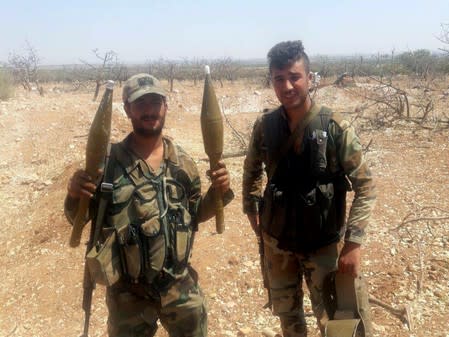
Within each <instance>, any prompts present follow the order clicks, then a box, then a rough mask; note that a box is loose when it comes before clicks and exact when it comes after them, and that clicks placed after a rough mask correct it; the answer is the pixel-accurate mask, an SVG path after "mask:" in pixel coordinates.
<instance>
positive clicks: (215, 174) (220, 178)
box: [206, 161, 231, 194]
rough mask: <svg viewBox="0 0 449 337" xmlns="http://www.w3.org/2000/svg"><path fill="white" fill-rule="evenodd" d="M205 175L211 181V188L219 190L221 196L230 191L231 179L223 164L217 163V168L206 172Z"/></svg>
mask: <svg viewBox="0 0 449 337" xmlns="http://www.w3.org/2000/svg"><path fill="white" fill-rule="evenodd" d="M206 174H207V176H208V177H209V178H210V180H211V183H212V187H213V188H217V189H219V190H220V192H221V194H224V193H226V192H227V191H228V190H229V189H230V186H231V178H230V176H229V172H228V170H227V169H226V165H225V163H224V162H222V161H219V162H218V164H217V168H216V169H214V170H208V171H207V172H206Z"/></svg>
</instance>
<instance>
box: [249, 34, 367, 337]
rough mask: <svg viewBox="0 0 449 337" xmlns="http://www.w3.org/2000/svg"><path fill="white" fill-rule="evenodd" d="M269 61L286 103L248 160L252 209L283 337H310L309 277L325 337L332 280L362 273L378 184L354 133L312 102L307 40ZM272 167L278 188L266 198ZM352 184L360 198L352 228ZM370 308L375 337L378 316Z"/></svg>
mask: <svg viewBox="0 0 449 337" xmlns="http://www.w3.org/2000/svg"><path fill="white" fill-rule="evenodd" d="M268 62H269V71H270V75H271V80H272V83H273V87H274V91H275V93H276V96H277V98H278V99H279V101H280V103H281V106H280V107H279V108H277V109H275V110H274V111H271V112H268V113H266V114H264V115H262V116H260V117H259V118H258V119H257V120H256V122H255V125H254V129H253V132H252V136H251V140H250V144H249V147H248V152H247V156H246V159H245V163H244V173H243V210H244V212H245V213H246V214H247V216H248V219H249V222H250V224H251V226H252V228H253V229H254V231H255V232H256V235H258V236H260V238H261V239H262V242H263V251H264V269H265V273H266V276H267V279H268V283H269V293H270V297H271V298H270V299H271V302H272V309H273V313H274V314H275V315H278V316H279V317H280V321H281V328H282V332H283V336H284V337H293V336H294V337H298V336H306V335H307V328H306V322H305V318H304V310H303V291H302V287H301V285H302V278H303V277H304V278H305V280H306V283H307V286H308V288H309V291H310V298H311V302H312V308H313V312H314V314H315V316H316V318H317V322H318V326H319V328H320V330H321V334H322V335H323V336H324V328H325V325H326V323H327V321H328V319H329V317H328V313H327V311H326V310H325V309H326V308H325V307H326V300H327V299H326V298H325V297H326V296H324V295H323V282H324V280H325V278H326V276H328V275H329V274H330V273H331V272H333V271H335V270H338V272H340V273H346V274H350V275H352V276H353V277H354V278H356V277H359V276H360V247H361V244H362V241H363V236H364V234H365V229H366V226H367V225H368V220H369V218H370V213H371V209H372V207H373V204H374V201H375V188H374V183H373V179H372V176H371V172H370V170H369V168H368V167H367V165H366V163H365V162H364V160H363V156H362V147H361V145H360V142H359V139H358V137H357V136H356V134H355V133H354V129H353V128H352V127H351V126H350V124H349V123H348V122H347V121H345V120H344V119H342V117H341V116H340V115H339V114H336V113H332V112H331V111H330V109H328V108H325V107H321V106H320V105H319V104H318V103H317V102H314V101H312V100H311V97H310V96H309V86H310V81H311V79H312V75H311V72H310V69H309V59H308V56H307V54H306V53H305V52H304V48H303V45H302V42H301V41H287V42H281V43H279V44H277V45H275V46H274V47H273V48H272V49H271V50H270V51H269V53H268ZM264 166H265V171H266V174H267V178H268V182H267V185H266V187H265V191H264V193H263V196H262V181H263V179H262V178H263V167H264ZM350 185H352V189H353V190H354V192H355V194H354V200H353V202H352V206H351V210H350V212H349V218H348V220H347V223H346V225H345V224H344V220H345V205H346V203H345V195H346V191H347V190H348V187H349V186H350ZM260 201H261V202H260ZM259 202H260V203H259ZM259 206H260V207H259ZM342 237H343V238H344V240H340V239H341V238H342ZM360 311H361V312H363V314H362V315H363V316H364V317H362V318H364V321H365V328H366V330H367V334H366V335H367V336H368V335H369V330H370V323H369V318H368V316H367V315H368V309H367V308H360Z"/></svg>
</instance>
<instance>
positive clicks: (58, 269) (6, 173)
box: [0, 83, 449, 337]
mask: <svg viewBox="0 0 449 337" xmlns="http://www.w3.org/2000/svg"><path fill="white" fill-rule="evenodd" d="M215 88H216V92H217V96H218V97H219V99H220V102H221V104H222V109H223V111H224V112H225V116H226V124H225V136H226V137H225V138H226V142H225V143H226V145H225V153H234V154H235V153H238V152H239V151H241V150H242V149H243V145H242V144H243V143H244V142H245V141H247V140H248V136H249V132H250V130H251V126H252V123H253V121H254V119H255V118H256V117H257V115H258V114H259V113H260V111H261V110H262V109H263V108H265V107H269V106H273V105H275V104H276V99H275V97H274V96H273V94H272V92H271V89H264V88H261V87H260V86H259V85H258V84H256V83H254V84H252V83H233V84H225V87H224V88H221V87H219V85H216V87H215ZM447 88H448V84H447V83H446V84H445V87H443V88H442V89H445V90H447ZM67 89H68V88H62V87H54V86H52V87H50V86H48V87H46V94H45V96H44V97H40V96H39V95H38V94H37V93H36V92H22V91H20V89H17V91H16V95H15V97H14V98H12V99H11V100H10V101H8V102H0V132H1V134H2V137H1V146H0V169H1V175H0V204H1V212H0V223H1V229H2V230H1V231H0V265H1V266H2V270H3V277H2V281H1V282H2V283H1V284H2V286H1V288H0V308H1V309H0V313H1V314H0V336H4V337H9V336H18V337H20V336H29V337H39V336H42V337H44V336H45V337H49V336H55V337H56V336H79V335H80V334H81V332H82V327H83V312H82V310H81V307H80V306H81V298H82V286H81V284H82V271H83V255H84V247H83V246H80V247H78V248H76V249H72V248H70V247H69V245H68V239H69V234H70V228H69V226H68V224H67V222H66V220H65V218H64V215H63V200H64V196H65V191H66V183H67V181H68V178H69V176H70V175H71V174H72V173H73V172H74V171H75V169H77V168H78V167H82V166H83V161H84V148H85V144H86V138H87V132H88V129H89V126H90V123H91V121H92V118H93V115H94V113H95V111H96V109H97V107H98V102H92V101H91V96H92V93H91V92H87V91H86V92H77V91H68V90H67ZM119 92H120V89H119V88H118V89H117V91H116V92H115V99H114V100H115V103H114V116H113V133H112V140H113V141H118V140H120V139H122V138H123V137H124V136H125V135H126V134H127V133H128V132H129V122H128V120H127V118H126V116H125V115H124V113H123V110H122V107H121V103H120V96H121V95H120V93H119ZM355 93H356V88H352V89H343V88H337V87H334V86H328V87H323V88H321V89H319V90H318V92H317V93H316V94H315V97H316V98H317V99H319V100H320V101H322V102H323V103H325V104H328V105H330V106H333V107H334V108H335V110H337V111H340V112H343V111H346V112H349V113H348V114H347V115H346V116H347V118H348V119H350V120H352V119H354V117H355V115H354V112H355V111H359V110H360V106H362V104H363V103H364V102H363V100H362V99H361V98H360V96H357V95H356V94H355ZM201 95H202V86H200V85H199V86H196V87H195V86H193V85H192V84H191V83H177V85H175V92H173V93H172V94H171V95H170V98H169V116H168V118H167V123H166V129H165V132H166V133H167V134H168V135H171V136H173V137H174V138H175V139H176V140H177V141H178V143H180V144H181V145H182V146H183V147H185V148H186V149H188V151H189V153H190V154H191V156H192V157H193V158H194V159H195V160H196V161H197V163H198V166H199V169H200V171H201V172H205V170H206V169H207V168H208V162H207V161H206V160H205V155H204V152H203V145H202V138H201V133H200V124H199V111H200V106H201ZM434 102H435V110H434V113H435V114H436V116H437V118H438V116H439V115H438V112H439V111H440V112H443V111H445V109H447V95H446V96H445V95H438V94H436V96H435V101H434ZM371 112H372V113H374V112H373V111H371ZM366 113H367V114H368V115H369V113H370V112H369V111H367V112H366ZM357 116H359V115H357ZM364 116H365V117H366V116H367V115H364ZM376 125H377V126H378V124H376V123H375V122H374V123H373V122H367V120H366V119H364V118H358V119H357V121H356V126H357V128H358V131H359V134H360V135H361V138H362V143H363V145H364V146H365V147H366V148H367V149H366V157H367V160H368V161H369V163H370V166H371V167H372V170H373V172H374V174H375V176H376V181H377V185H378V201H377V206H376V208H375V210H374V214H373V217H372V225H371V227H370V228H369V230H368V235H367V239H366V244H365V245H364V249H363V272H364V275H365V276H366V278H367V280H368V283H369V289H370V293H371V295H372V296H374V297H375V298H377V299H379V300H382V301H384V302H385V303H387V304H389V305H391V306H393V307H395V308H397V309H402V308H405V307H407V308H408V309H409V312H410V322H409V323H411V324H406V322H405V321H403V320H402V321H401V319H400V318H399V317H397V316H395V315H393V314H392V313H391V312H390V311H388V310H385V309H384V308H381V307H379V306H377V305H373V306H372V312H373V319H374V328H375V335H376V336H379V337H380V336H389V337H405V336H416V337H418V336H435V337H448V336H449V330H448V323H447V322H448V321H449V295H448V294H449V262H448V261H449V250H448V246H449V219H448V218H449V209H448V205H449V193H448V191H449V145H448V144H449V130H448V129H447V128H446V129H445V130H444V129H443V130H441V129H440V128H439V127H438V125H436V124H432V125H431V128H430V129H428V128H426V129H425V128H422V127H421V126H417V125H416V124H414V123H410V122H397V123H394V124H392V125H389V126H385V125H384V126H382V127H381V128H379V127H377V126H376ZM243 158H244V157H243V156H233V157H229V158H226V159H225V162H226V164H227V166H228V168H229V170H230V172H231V177H232V185H233V189H234V191H235V194H236V198H235V201H234V202H232V203H231V204H230V205H229V206H228V207H227V208H226V210H225V219H226V230H225V232H224V233H223V234H221V235H217V234H216V233H215V225H214V222H213V221H209V222H207V223H204V224H202V225H201V227H200V231H199V233H198V235H197V238H196V243H195V248H194V251H193V257H192V264H193V265H194V267H195V268H196V269H197V270H198V272H199V275H200V283H201V285H202V288H203V290H204V292H205V294H206V296H207V299H208V307H209V336H218V337H221V336H248V337H256V336H261V331H262V330H263V329H267V328H268V329H272V330H274V331H277V332H279V323H278V320H277V318H275V317H273V316H272V315H271V313H270V312H269V311H268V310H266V309H263V308H262V307H263V305H264V303H265V301H266V293H265V291H264V289H263V285H262V282H261V277H260V269H259V256H258V248H257V244H256V240H255V238H254V235H253V233H252V231H251V230H250V228H249V225H248V223H247V221H246V217H245V216H244V215H243V214H242V212H241V176H242V163H243ZM203 184H204V187H205V188H206V187H207V186H206V184H207V179H206V178H205V176H203ZM84 235H85V236H84V239H85V238H86V237H87V230H85V233H84ZM103 296H104V289H102V288H101V287H99V288H98V289H97V290H96V291H95V294H94V303H93V308H92V321H91V336H106V330H105V326H106V309H105V305H104V301H103ZM306 310H307V312H309V313H310V312H311V308H310V302H309V301H308V300H306ZM308 322H309V328H310V329H309V331H310V336H318V331H317V329H316V328H315V325H314V320H313V318H312V317H308ZM157 336H166V333H165V332H164V331H163V329H162V328H161V329H160V330H159V331H158V333H157Z"/></svg>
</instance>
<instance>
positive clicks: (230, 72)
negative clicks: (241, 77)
mask: <svg viewBox="0 0 449 337" xmlns="http://www.w3.org/2000/svg"><path fill="white" fill-rule="evenodd" d="M211 69H213V74H214V78H215V79H216V80H217V81H219V82H220V85H221V87H222V88H223V81H224V80H228V81H231V82H232V81H234V80H235V79H236V78H237V73H238V70H239V69H240V65H239V64H238V63H237V62H235V61H233V60H232V58H230V57H224V58H222V59H217V60H214V61H212V62H211Z"/></svg>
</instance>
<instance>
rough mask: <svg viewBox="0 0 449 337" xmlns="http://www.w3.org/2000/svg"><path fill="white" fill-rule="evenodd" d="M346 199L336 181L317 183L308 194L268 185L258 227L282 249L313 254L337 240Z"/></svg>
mask: <svg viewBox="0 0 449 337" xmlns="http://www.w3.org/2000/svg"><path fill="white" fill-rule="evenodd" d="M345 197H346V190H342V189H341V188H340V186H339V183H338V182H337V181H335V182H332V181H331V182H327V183H326V182H323V183H319V182H318V183H317V185H316V186H315V187H313V188H312V189H311V190H310V191H308V192H307V193H301V192H299V191H295V190H294V191H289V190H287V189H285V190H283V188H282V187H278V186H276V185H275V184H270V185H268V187H267V189H266V190H265V193H264V198H263V202H262V203H261V207H260V218H261V226H262V228H263V229H264V231H266V232H267V233H268V234H269V235H271V236H273V237H274V238H276V239H277V240H278V241H279V248H281V249H284V250H289V251H294V252H302V253H306V252H310V251H313V250H316V249H318V248H321V247H323V246H326V245H328V244H331V243H333V242H336V241H338V240H339V239H340V230H341V228H342V226H343V223H344V212H345V207H344V206H345V205H344V203H345Z"/></svg>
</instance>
